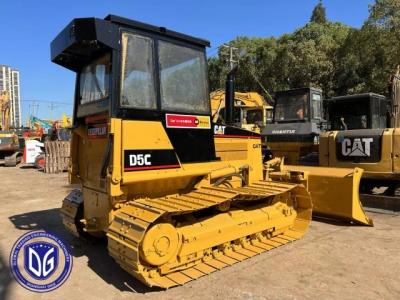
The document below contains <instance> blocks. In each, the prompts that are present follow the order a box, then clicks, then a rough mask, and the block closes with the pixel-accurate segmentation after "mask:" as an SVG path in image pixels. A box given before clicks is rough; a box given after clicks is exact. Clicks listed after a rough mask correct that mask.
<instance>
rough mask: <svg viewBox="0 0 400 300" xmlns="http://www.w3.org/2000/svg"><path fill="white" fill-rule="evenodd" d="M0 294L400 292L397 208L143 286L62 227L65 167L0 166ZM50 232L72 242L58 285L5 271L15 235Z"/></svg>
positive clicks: (365, 295)
mask: <svg viewBox="0 0 400 300" xmlns="http://www.w3.org/2000/svg"><path fill="white" fill-rule="evenodd" d="M0 178H1V186H0V204H1V206H0V207H1V208H0V220H1V223H0V224H1V230H0V300H2V299H24V300H28V299H35V300H36V299H74V298H76V297H79V298H80V299H85V300H89V299H228V298H229V299H317V298H319V299H400V283H399V278H400V215H399V214H391V213H386V214H382V213H370V214H369V215H370V216H371V217H372V218H373V219H374V222H375V227H374V228H369V227H361V226H344V225H343V224H328V223H322V222H316V221H314V222H313V223H312V224H311V228H310V230H309V232H308V233H307V235H306V237H305V238H303V239H302V240H300V241H297V242H295V243H293V244H289V245H286V246H284V247H281V248H278V249H275V250H273V251H270V252H268V253H264V254H262V255H259V256H256V257H253V258H252V259H249V260H247V261H244V262H242V263H240V264H236V265H234V266H232V267H230V268H227V269H224V270H221V271H219V272H216V273H214V274H211V275H209V276H207V277H203V278H201V279H199V280H197V281H194V282H190V283H188V284H186V285H184V286H181V287H177V288H172V289H170V290H167V291H160V290H154V289H148V288H146V287H144V286H143V285H142V284H141V283H139V282H138V281H136V280H135V279H133V278H131V277H130V276H129V275H128V274H127V273H125V272H124V271H122V270H120V269H119V267H118V266H117V265H116V264H115V263H114V261H113V260H112V259H111V258H109V257H108V255H107V251H106V248H105V244H104V243H100V244H87V243H84V242H81V241H80V240H77V239H75V238H73V237H72V236H70V235H69V234H68V233H66V232H65V231H64V229H63V227H62V226H61V221H60V217H59V215H58V208H59V206H60V204H61V200H62V199H63V197H64V196H65V195H66V194H67V192H68V191H69V190H70V189H71V187H70V186H69V185H68V184H67V175H66V174H57V175H47V174H43V173H41V172H38V171H37V170H34V169H19V168H3V167H0ZM33 229H45V230H49V231H51V232H54V233H55V234H56V235H58V236H60V237H61V238H62V239H64V241H66V242H67V243H68V244H70V245H71V253H72V255H73V258H74V268H73V270H72V274H71V276H70V278H69V279H68V281H67V282H66V283H65V284H64V285H63V286H62V287H61V288H59V289H57V290H55V291H53V292H51V293H44V294H36V293H32V292H29V291H27V290H25V289H24V288H22V287H21V286H19V285H18V284H17V283H16V282H14V281H13V280H12V279H11V278H10V276H9V275H8V274H9V273H8V257H9V254H10V249H11V247H12V245H13V243H14V242H15V241H16V239H17V238H18V237H19V236H21V235H22V234H23V233H25V232H26V231H28V230H33Z"/></svg>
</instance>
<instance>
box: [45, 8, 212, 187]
mask: <svg viewBox="0 0 400 300" xmlns="http://www.w3.org/2000/svg"><path fill="white" fill-rule="evenodd" d="M207 46H209V42H208V41H206V40H202V39H198V38H195V37H191V36H187V35H184V34H181V33H177V32H174V31H170V30H167V29H165V28H163V27H156V26H152V25H148V24H143V23H140V22H136V21H132V20H128V19H125V18H121V17H117V16H112V15H110V16H108V17H106V18H105V19H104V20H102V19H97V18H84V19H74V20H73V21H72V22H71V23H70V24H69V25H68V26H67V27H66V28H65V29H64V30H63V31H62V32H61V33H60V34H59V35H58V36H57V37H56V38H55V40H54V41H53V42H52V45H51V55H52V61H53V62H55V63H57V64H59V65H61V66H63V67H66V68H68V69H70V70H72V71H74V72H76V74H77V75H76V89H75V91H76V92H75V105H74V118H73V122H74V124H73V126H74V127H75V128H78V127H81V128H85V129H86V131H87V132H86V133H81V134H82V135H85V136H87V137H88V143H89V144H90V147H89V148H91V147H93V149H96V151H93V150H88V153H87V154H86V156H88V159H87V161H83V158H81V161H77V162H76V164H77V165H80V166H81V167H80V169H82V165H86V164H91V167H87V168H88V169H89V170H94V172H98V171H100V170H101V169H103V170H104V169H105V168H106V165H107V164H108V161H109V160H110V156H111V154H110V153H109V152H110V150H109V149H110V147H112V144H113V143H115V142H116V141H115V135H114V141H113V140H112V136H113V135H112V132H111V131H112V128H111V127H112V126H113V125H112V124H111V125H110V124H108V123H109V121H110V119H113V118H115V119H120V120H132V121H133V120H135V121H136V122H140V121H143V122H146V121H149V122H151V121H154V123H152V124H153V127H154V128H153V127H152V129H148V128H147V129H143V130H161V128H158V127H159V126H162V128H163V129H164V130H165V132H166V134H167V137H163V136H160V137H158V138H159V139H160V140H161V142H159V145H160V144H163V142H165V144H166V145H165V146H161V147H159V148H168V149H163V150H162V151H161V150H160V149H154V148H155V146H154V145H151V146H150V144H151V143H149V145H148V146H147V147H146V146H144V145H143V144H142V145H140V147H141V148H142V150H140V151H139V150H137V151H136V152H135V153H133V152H132V151H131V152H129V151H128V149H129V148H131V149H133V148H137V147H134V146H133V144H134V143H135V141H132V138H130V139H129V140H130V141H126V140H128V138H126V139H125V138H124V137H123V140H124V143H126V145H125V146H123V148H124V149H125V150H124V154H123V155H124V158H123V160H124V171H126V172H127V171H131V170H133V169H135V168H136V167H138V168H139V166H136V164H138V162H137V161H136V164H134V165H135V166H133V165H132V166H131V165H130V162H135V161H130V159H129V158H132V157H134V158H132V159H133V160H138V159H139V157H141V158H142V157H145V158H146V157H148V155H150V156H151V157H152V161H151V163H150V162H149V161H144V162H143V164H142V159H140V167H146V168H147V169H155V168H157V169H159V168H162V167H166V166H167V165H168V166H172V167H179V162H180V163H189V162H202V161H212V160H215V159H216V158H215V149H214V137H213V130H212V128H211V120H210V115H211V112H210V101H209V96H208V95H209V94H208V82H207V66H206V56H205V49H206V47H207ZM156 123H157V124H156ZM146 124H150V123H146ZM126 125H127V123H126ZM123 126H124V125H123ZM127 126H128V125H127ZM156 127H157V129H156ZM135 128H136V130H137V128H140V126H139V127H138V126H136V127H135ZM122 130H124V128H122ZM127 130H128V127H126V128H125V131H127ZM151 133H152V134H153V133H154V132H151ZM137 134H138V133H137ZM154 134H155V133H154ZM167 140H169V141H170V142H171V144H172V145H171V144H169V142H167ZM136 142H137V143H138V142H139V141H136ZM81 148H88V147H81ZM107 149H108V150H107ZM89 151H90V154H89ZM111 152H112V151H111ZM79 153H80V154H79V156H81V157H82V156H85V155H82V151H80V152H79ZM103 153H106V154H105V155H103ZM107 153H108V154H107ZM114 154H115V153H114ZM132 155H133V156H132ZM178 161H179V162H178ZM147 164H151V165H147ZM76 172H78V171H76ZM79 172H80V173H82V171H79ZM103 173H104V172H103ZM81 177H82V176H81ZM83 177H84V176H83ZM89 177H91V178H92V177H93V176H89V175H88V176H87V178H89ZM93 184H94V183H93ZM92 187H93V188H96V187H97V188H98V186H97V185H92Z"/></svg>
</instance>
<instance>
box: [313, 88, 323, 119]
mask: <svg viewBox="0 0 400 300" xmlns="http://www.w3.org/2000/svg"><path fill="white" fill-rule="evenodd" d="M311 109H312V117H313V118H314V119H322V115H321V114H322V101H321V95H320V94H315V93H312V94H311Z"/></svg>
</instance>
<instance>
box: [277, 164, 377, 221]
mask: <svg viewBox="0 0 400 300" xmlns="http://www.w3.org/2000/svg"><path fill="white" fill-rule="evenodd" d="M281 170H282V171H283V170H285V171H290V172H304V175H305V177H306V179H307V188H308V191H309V192H310V194H311V198H312V202H313V213H314V214H316V215H321V216H326V217H329V218H334V219H341V220H346V221H351V222H355V223H358V224H364V225H368V226H373V222H372V220H371V219H370V218H368V216H367V215H366V214H365V211H364V209H363V207H362V204H361V201H360V197H359V187H360V180H361V176H362V174H363V170H362V169H360V168H355V169H343V168H323V167H307V166H292V165H287V166H285V165H283V166H281Z"/></svg>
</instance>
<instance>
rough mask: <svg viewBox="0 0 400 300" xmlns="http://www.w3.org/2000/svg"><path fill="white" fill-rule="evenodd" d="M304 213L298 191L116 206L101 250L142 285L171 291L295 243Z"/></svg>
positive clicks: (269, 185)
mask: <svg viewBox="0 0 400 300" xmlns="http://www.w3.org/2000/svg"><path fill="white" fill-rule="evenodd" d="M311 213H312V204H311V198H310V196H309V193H308V192H307V191H306V189H305V188H304V187H303V186H301V185H296V184H291V183H282V182H279V183H278V182H272V181H259V182H256V183H254V184H252V185H249V186H245V187H241V188H226V187H201V188H199V189H197V190H193V191H191V192H189V193H186V194H177V195H169V196H166V197H162V198H156V199H137V200H132V201H128V202H127V203H125V204H123V205H122V207H120V208H119V211H118V212H117V213H116V215H115V218H114V220H113V221H112V223H111V225H110V227H109V230H108V233H107V236H108V250H109V253H110V255H111V256H112V257H113V258H114V259H115V260H116V261H117V262H118V263H119V264H120V265H121V267H122V268H123V269H124V270H126V271H127V272H129V273H130V274H132V275H133V276H135V277H136V278H137V279H139V280H140V281H142V282H143V283H145V284H146V285H148V286H158V287H161V288H170V287H173V286H176V285H182V284H185V283H186V282H189V281H191V280H194V279H197V278H199V277H202V276H204V275H207V274H210V273H212V272H214V271H217V270H219V269H222V268H225V267H227V266H230V265H233V264H235V263H237V262H240V261H242V260H245V259H247V258H250V257H252V256H254V255H257V254H260V253H262V252H265V251H269V250H271V249H274V248H276V247H279V246H282V245H284V244H287V243H289V242H292V241H294V240H297V239H299V238H300V237H302V236H303V234H304V233H305V231H306V230H307V228H308V225H309V223H310V220H311Z"/></svg>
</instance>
